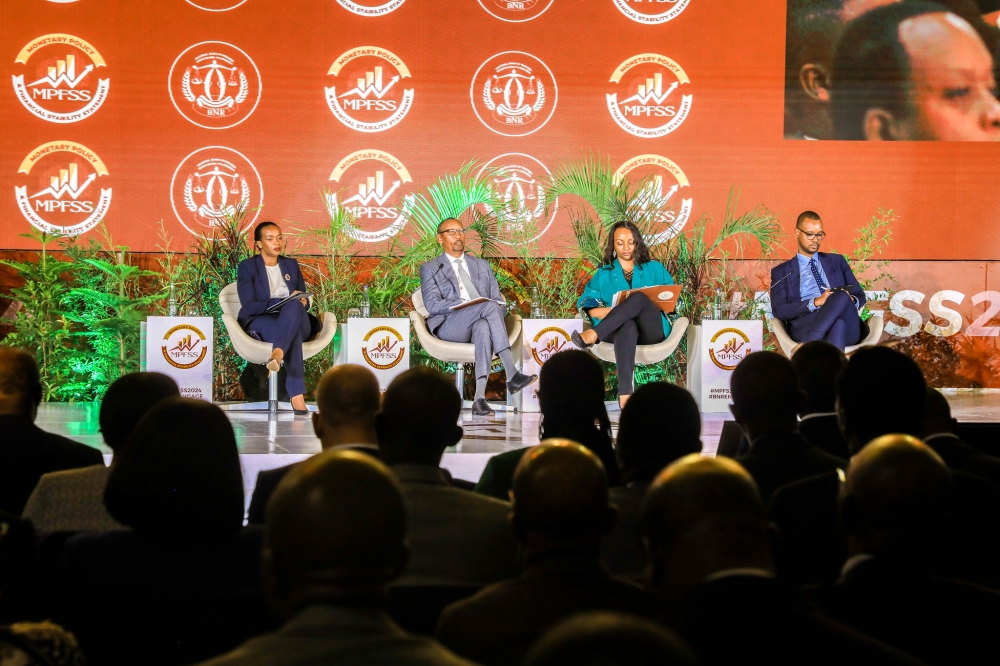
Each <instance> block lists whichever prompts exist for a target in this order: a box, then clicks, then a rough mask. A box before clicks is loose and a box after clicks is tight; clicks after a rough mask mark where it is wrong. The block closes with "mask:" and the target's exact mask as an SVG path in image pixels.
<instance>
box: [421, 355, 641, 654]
mask: <svg viewBox="0 0 1000 666" xmlns="http://www.w3.org/2000/svg"><path fill="white" fill-rule="evenodd" d="M550 362H551V361H550ZM546 365H547V364H546ZM544 371H545V366H543V367H542V372H544ZM614 519H615V510H614V508H613V507H611V506H610V505H609V504H608V482H607V476H606V474H605V472H604V467H603V465H602V464H601V461H600V460H599V459H598V458H597V456H596V455H595V454H594V453H593V452H591V451H589V450H588V449H586V448H584V447H583V446H580V445H579V444H577V443H576V442H572V441H569V440H544V441H543V442H542V443H541V444H540V445H539V446H537V447H532V448H531V449H530V450H529V451H528V452H527V453H526V454H525V456H524V457H523V458H522V459H521V462H520V463H519V464H518V466H517V470H516V472H515V474H514V489H513V491H512V493H511V524H512V525H513V528H514V532H515V534H516V535H517V539H518V541H519V542H520V543H521V547H522V552H523V557H524V566H525V570H524V573H523V574H522V575H521V576H520V577H518V578H514V579H511V580H507V581H503V582H500V583H497V584H495V585H491V586H490V587H487V588H486V589H484V590H483V591H481V592H480V593H479V594H476V595H475V596H473V597H470V598H468V599H465V600H463V601H459V602H458V603H456V604H453V605H451V606H449V607H448V608H446V609H445V611H444V613H443V614H442V616H441V621H440V624H439V625H438V632H437V633H438V638H439V639H440V640H441V642H442V643H443V644H444V645H445V646H446V647H448V648H450V649H451V650H453V651H454V652H455V653H457V654H459V655H461V656H463V657H466V658H468V659H470V660H472V661H475V662H477V663H480V664H486V665H488V666H499V665H506V664H511V665H513V664H520V663H521V662H522V661H523V659H524V657H525V655H526V654H527V652H528V650H529V648H530V647H531V644H532V643H534V641H535V640H537V639H538V638H539V637H540V636H541V635H542V634H543V633H544V632H545V631H546V630H547V629H548V628H549V627H551V626H553V625H555V624H556V623H557V622H559V621H560V620H563V619H565V618H567V617H569V616H570V615H573V614H574V613H578V612H581V611H588V610H609V611H621V612H625V613H640V614H641V613H649V611H650V607H649V603H648V600H647V599H646V598H645V597H644V595H643V594H642V590H641V589H640V588H639V587H638V586H636V585H633V584H632V583H629V582H627V581H625V580H622V579H618V578H615V577H613V576H611V575H610V574H608V573H607V572H606V571H605V570H604V568H603V567H602V566H601V562H600V542H601V536H602V535H604V534H606V533H607V532H608V531H609V530H610V529H611V528H612V526H613V524H614Z"/></svg>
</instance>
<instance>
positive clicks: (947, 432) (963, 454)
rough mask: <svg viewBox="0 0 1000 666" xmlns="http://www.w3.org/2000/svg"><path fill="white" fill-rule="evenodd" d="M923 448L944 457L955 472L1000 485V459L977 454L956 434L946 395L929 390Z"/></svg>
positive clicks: (955, 425) (949, 467)
mask: <svg viewBox="0 0 1000 666" xmlns="http://www.w3.org/2000/svg"><path fill="white" fill-rule="evenodd" d="M921 430H922V433H923V441H924V444H926V445H927V446H929V447H931V448H932V449H933V450H934V453H936V454H938V455H939V456H941V459H942V460H944V463H945V464H946V465H947V466H948V469H950V470H951V471H953V472H965V473H967V474H972V475H973V476H978V477H982V478H984V479H986V480H987V481H991V482H993V483H995V484H998V485H1000V459H997V458H994V457H993V456H991V455H988V454H986V453H981V452H980V451H977V450H975V449H974V448H972V447H971V446H969V445H968V444H966V443H965V442H963V441H962V440H961V439H960V438H959V436H958V435H957V434H956V432H957V430H958V422H957V421H956V420H955V419H954V418H952V416H951V406H950V405H949V404H948V400H947V399H946V398H945V397H944V395H943V394H942V393H941V392H940V391H938V390H937V389H935V388H931V387H927V402H926V404H925V407H924V423H923V428H922V429H921Z"/></svg>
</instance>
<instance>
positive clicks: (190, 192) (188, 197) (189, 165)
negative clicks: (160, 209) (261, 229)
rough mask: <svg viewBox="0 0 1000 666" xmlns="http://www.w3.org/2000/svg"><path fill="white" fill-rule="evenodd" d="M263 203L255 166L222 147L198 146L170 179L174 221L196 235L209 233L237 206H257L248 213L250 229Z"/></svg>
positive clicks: (261, 187)
mask: <svg viewBox="0 0 1000 666" xmlns="http://www.w3.org/2000/svg"><path fill="white" fill-rule="evenodd" d="M263 203H264V184H263V182H261V179H260V173H258V172H257V167H255V166H254V165H253V163H252V162H251V161H250V160H249V158H247V156H246V155H244V154H243V153H241V152H239V151H237V150H233V149H232V148H226V147H225V146H208V147H206V148H200V149H198V150H196V151H194V152H193V153H191V154H190V155H188V156H187V157H185V158H184V159H183V160H181V163H180V164H179V165H177V169H175V170H174V176H173V179H172V180H171V181H170V204H171V206H173V209H174V214H175V215H176V216H177V220H178V221H179V222H180V223H181V224H182V225H184V228H185V229H187V230H188V231H190V232H191V233H193V234H196V235H209V234H210V233H211V230H212V228H213V227H217V226H218V225H219V224H220V222H221V221H222V220H223V219H224V218H225V217H226V216H227V215H233V214H234V213H235V212H236V210H237V208H238V207H241V206H242V207H249V208H256V210H254V211H253V214H252V215H248V216H247V226H246V227H245V229H249V228H250V227H251V226H252V225H253V223H254V221H256V219H257V216H258V215H259V214H260V206H261V204H263Z"/></svg>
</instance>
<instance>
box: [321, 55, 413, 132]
mask: <svg viewBox="0 0 1000 666" xmlns="http://www.w3.org/2000/svg"><path fill="white" fill-rule="evenodd" d="M327 74H328V75H330V76H335V77H337V82H335V83H334V84H333V85H332V86H330V87H329V88H326V104H327V106H329V107H330V111H331V113H333V115H334V117H336V118H337V120H339V121H340V122H342V123H343V124H344V125H346V126H347V127H350V128H351V129H352V130H356V131H358V132H381V131H383V130H387V129H389V128H390V127H394V126H395V125H396V124H398V123H399V121H401V120H402V119H403V118H404V117H405V116H406V114H407V113H409V111H410V108H412V107H413V88H412V87H410V88H405V87H404V84H403V80H404V79H409V78H411V77H410V70H409V69H408V68H407V67H406V63H404V62H403V60H402V59H401V58H400V57H399V56H397V55H396V54H394V53H392V52H391V51H387V50H385V49H381V48H378V47H377V46H360V47H358V48H356V49H351V50H350V51H347V52H345V53H342V54H341V55H340V56H338V57H337V59H336V60H334V61H333V65H331V66H330V70H329V71H328V72H327ZM340 82H342V83H340ZM338 84H339V85H340V92H338V91H337V86H338Z"/></svg>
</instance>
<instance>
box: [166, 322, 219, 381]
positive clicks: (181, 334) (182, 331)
mask: <svg viewBox="0 0 1000 666" xmlns="http://www.w3.org/2000/svg"><path fill="white" fill-rule="evenodd" d="M195 336H197V337H195ZM163 340H164V342H165V344H164V345H163V346H162V347H161V348H160V349H162V350H163V358H165V359H167V363H169V364H170V365H172V366H174V367H175V368H179V369H181V370H189V369H191V368H193V367H195V366H196V365H198V364H199V363H201V362H202V361H203V360H205V354H207V353H208V347H206V346H205V334H204V333H202V332H201V331H200V330H199V329H198V328H197V327H196V326H192V325H191V324H178V325H177V326H174V327H173V328H172V329H170V330H169V331H167V334H166V335H164V336H163Z"/></svg>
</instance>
